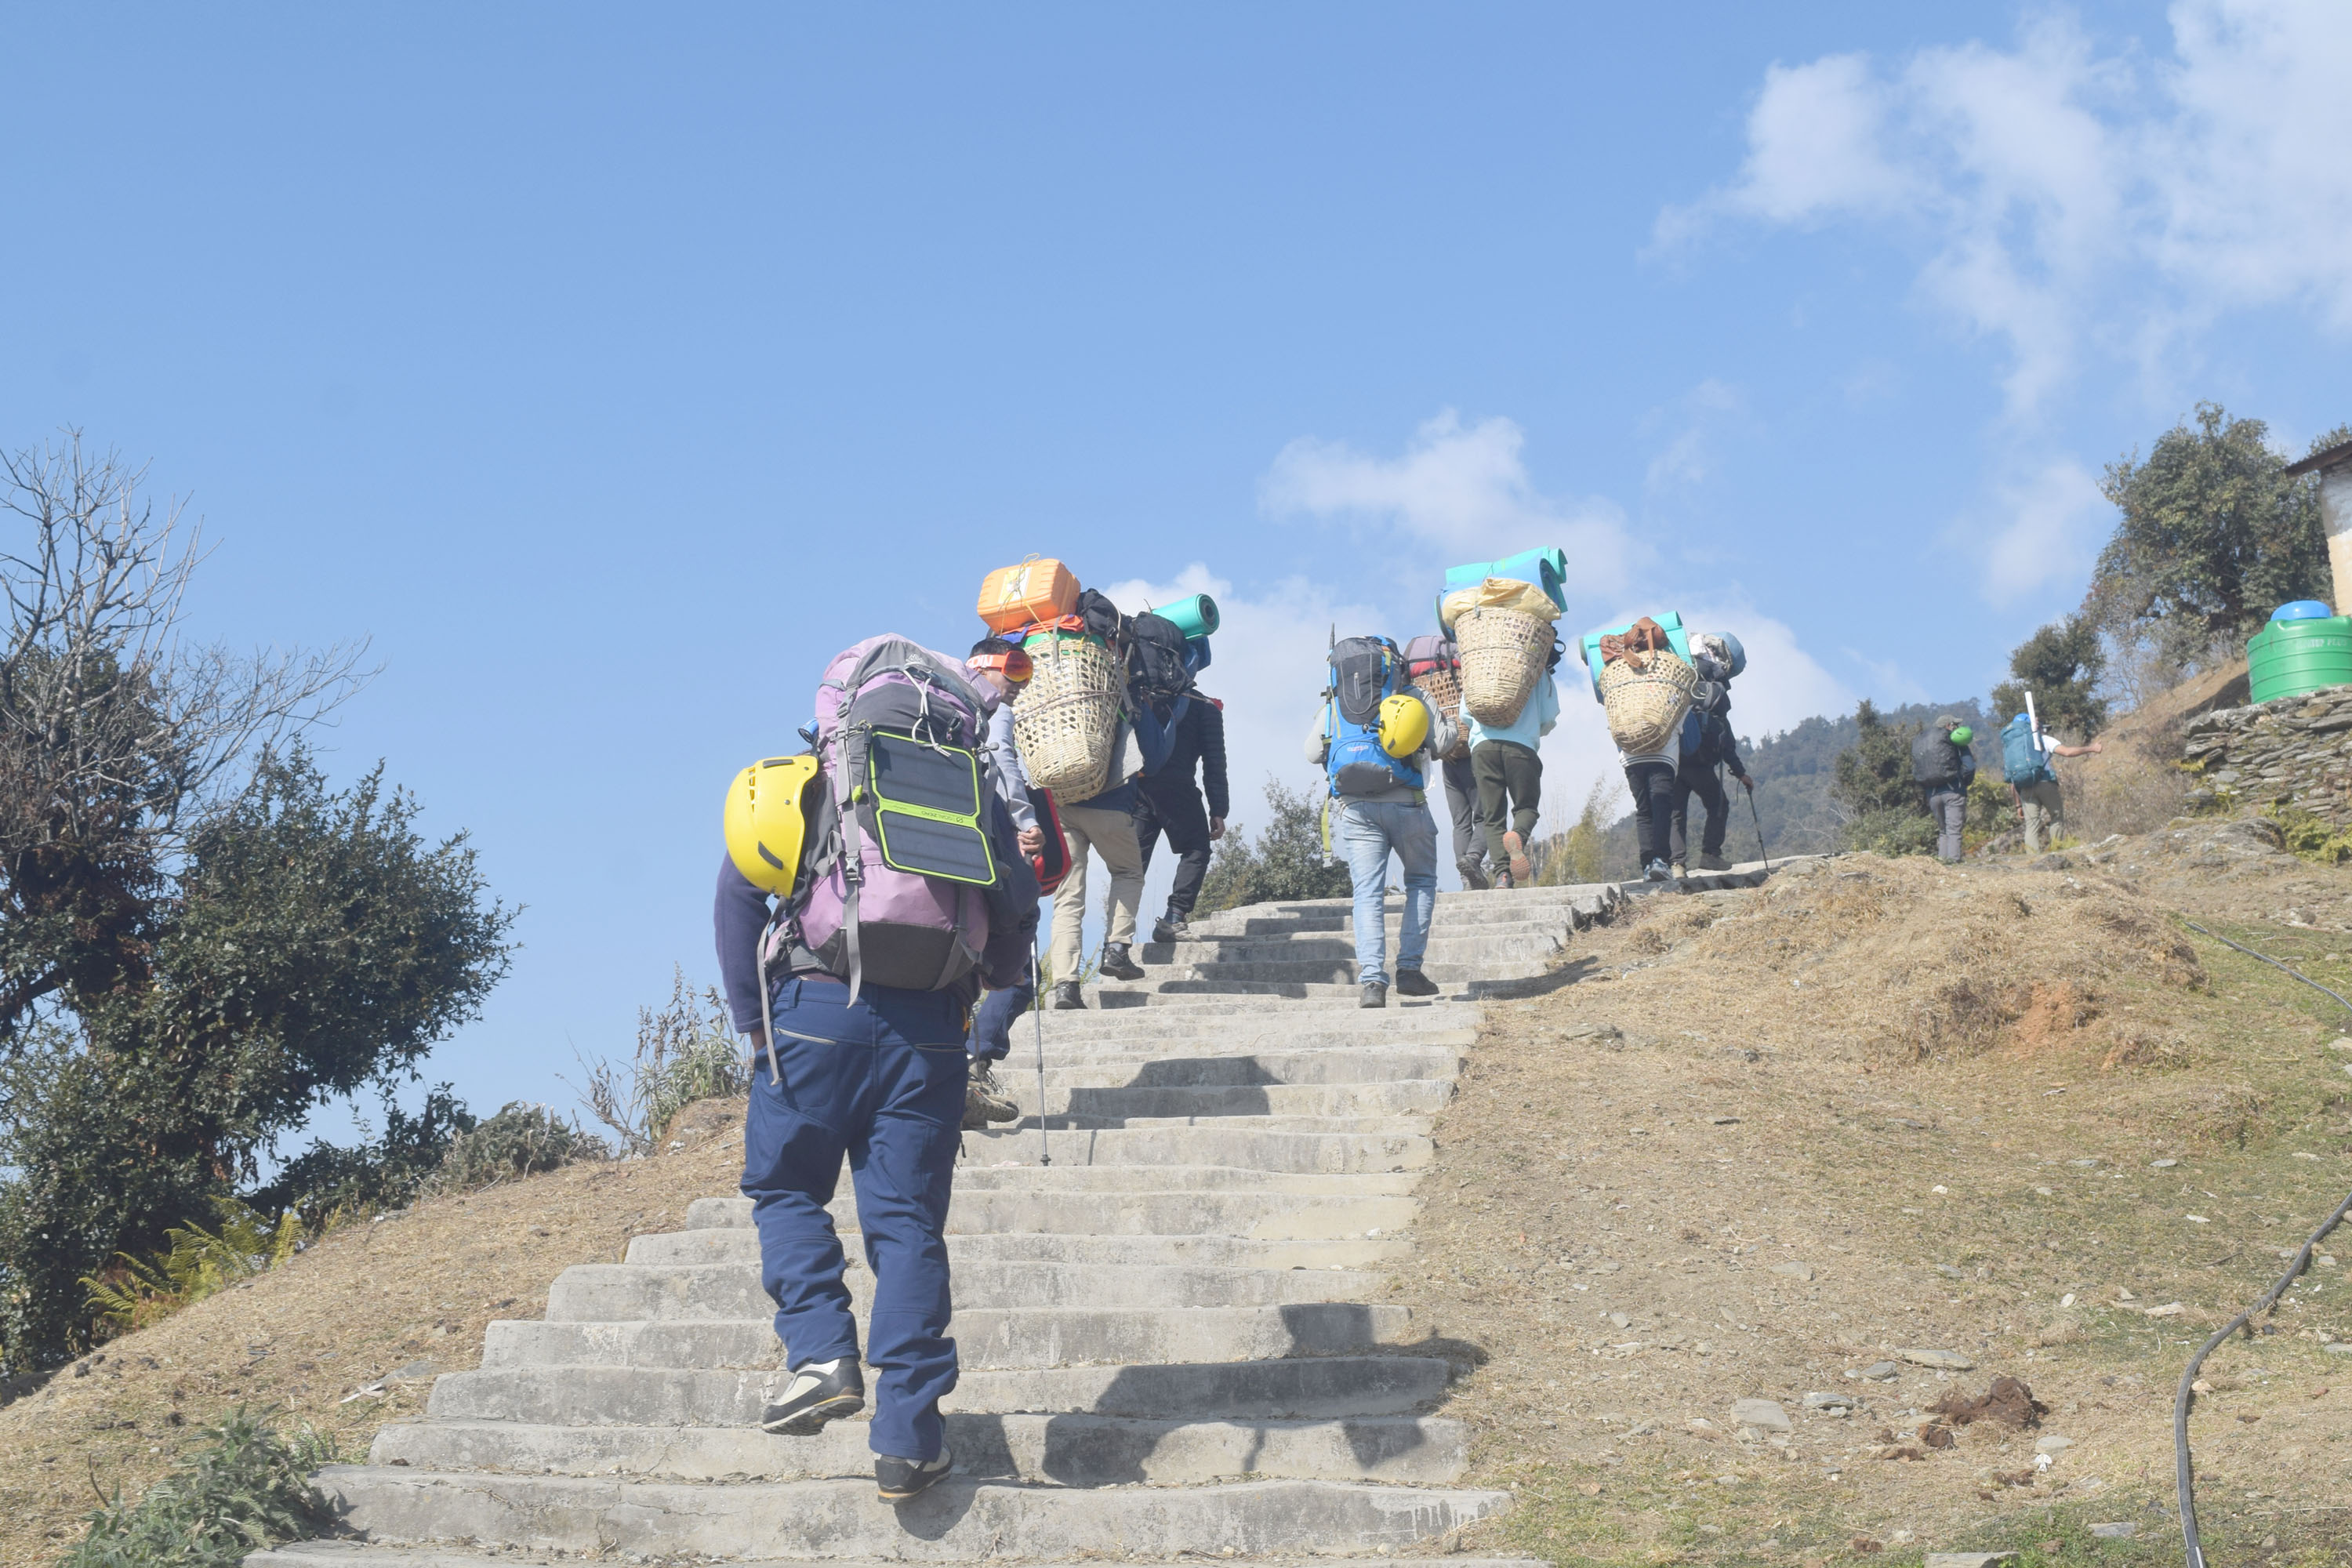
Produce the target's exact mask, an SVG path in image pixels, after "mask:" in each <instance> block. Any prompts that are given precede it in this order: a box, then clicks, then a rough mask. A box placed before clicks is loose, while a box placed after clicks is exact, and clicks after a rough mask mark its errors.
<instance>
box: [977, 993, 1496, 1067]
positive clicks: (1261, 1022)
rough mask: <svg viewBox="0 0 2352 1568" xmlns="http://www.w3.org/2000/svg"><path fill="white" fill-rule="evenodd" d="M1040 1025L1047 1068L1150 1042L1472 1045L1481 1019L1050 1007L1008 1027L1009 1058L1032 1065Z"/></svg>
mask: <svg viewBox="0 0 2352 1568" xmlns="http://www.w3.org/2000/svg"><path fill="white" fill-rule="evenodd" d="M1040 1021H1042V1022H1043V1023H1044V1025H1045V1030H1044V1033H1045V1059H1046V1061H1047V1062H1048V1063H1050V1062H1052V1061H1053V1059H1054V1058H1055V1055H1056V1054H1057V1053H1060V1052H1063V1051H1066V1050H1073V1049H1079V1048H1085V1047H1093V1046H1097V1045H1100V1046H1103V1047H1118V1048H1139V1047H1141V1046H1143V1045H1145V1044H1147V1043H1149V1042H1150V1041H1154V1040H1160V1041H1174V1042H1176V1043H1177V1044H1178V1045H1180V1046H1182V1047H1186V1048H1188V1049H1198V1050H1202V1051H1206V1052H1208V1053H1210V1054H1212V1055H1214V1054H1217V1053H1219V1052H1226V1051H1247V1050H1257V1049H1262V1048H1264V1047H1269V1046H1271V1047H1285V1048H1290V1049H1298V1050H1304V1049H1307V1048H1310V1047H1326V1046H1349V1047H1352V1046H1367V1045H1381V1044H1385V1043H1390V1042H1395V1043H1398V1044H1422V1045H1433V1044H1434V1045H1445V1044H1452V1045H1471V1044H1475V1042H1476V1040H1477V1026H1478V1017H1477V1014H1476V1011H1475V1009H1471V1008H1456V1009H1453V1010H1447V1009H1444V1008H1435V1007H1411V1008H1406V1007H1389V1008H1383V1009H1381V1010H1380V1011H1377V1012H1375V1011H1372V1010H1370V1009H1366V1008H1354V1009H1339V1008H1330V1009H1325V1008H1315V1009H1309V1010H1307V1011H1304V1012H1302V1011H1299V1010H1297V1009H1295V1008H1290V1007H1270V1006H1265V1005H1261V1006H1259V1007H1257V1008H1255V1010H1252V1011H1245V1012H1239V1013H1232V1014H1225V1015H1221V1016H1211V1015H1205V1014H1204V1015H1202V1016H1199V1017H1192V1016H1179V1015H1177V1014H1173V1013H1142V1012H1138V1011H1136V1010H1134V1009H1132V1008H1124V1009H1122V1008H1112V1009H1111V1010H1109V1011H1108V1012H1105V1011H1103V1010H1102V1009H1100V1008H1096V1007H1082V1008H1077V1009H1075V1010H1072V1011H1068V1012H1057V1011H1055V1009H1053V1008H1051V1007H1048V1008H1046V1009H1045V1010H1044V1011H1042V1012H1039V1013H1032V1014H1024V1015H1023V1016H1021V1018H1020V1019H1019V1020H1018V1021H1017V1022H1016V1023H1015V1024H1014V1025H1013V1059H1016V1060H1020V1059H1031V1060H1034V1053H1035V1051H1036V1031H1035V1026H1036V1025H1037V1024H1038V1023H1039V1022H1040ZM1461 1037H1466V1038H1461Z"/></svg>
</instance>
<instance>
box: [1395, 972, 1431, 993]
mask: <svg viewBox="0 0 2352 1568" xmlns="http://www.w3.org/2000/svg"><path fill="white" fill-rule="evenodd" d="M1396 987H1397V994H1399V995H1402V996H1434V995H1436V994H1437V983H1436V982H1435V981H1433V980H1432V979H1430V977H1429V976H1428V975H1426V974H1423V973H1422V972H1421V971H1420V970H1418V969H1400V970H1398V971H1397V979H1396Z"/></svg>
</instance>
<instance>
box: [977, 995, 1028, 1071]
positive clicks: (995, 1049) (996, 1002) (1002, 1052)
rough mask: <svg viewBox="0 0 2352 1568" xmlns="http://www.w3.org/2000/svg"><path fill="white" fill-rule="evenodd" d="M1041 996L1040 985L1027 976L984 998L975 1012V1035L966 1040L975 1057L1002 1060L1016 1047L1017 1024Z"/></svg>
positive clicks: (993, 1060) (995, 1060)
mask: <svg viewBox="0 0 2352 1568" xmlns="http://www.w3.org/2000/svg"><path fill="white" fill-rule="evenodd" d="M1035 1000H1037V987H1036V986H1035V985H1034V984H1031V983H1030V982H1029V981H1027V980H1024V981H1022V982H1021V984H1018V985H1008V986H1006V987H1005V988H1004V989H1003V990H1002V991H992V992H990V993H989V994H987V995H985V996H983V997H982V998H981V999H980V1005H979V1006H978V1007H977V1008H974V1009H973V1011H972V1015H971V1040H970V1041H968V1042H967V1043H966V1048H967V1049H969V1050H970V1051H971V1054H972V1055H973V1057H975V1058H986V1059H987V1060H989V1061H992V1062H1001V1061H1003V1059H1004V1058H1005V1057H1006V1056H1008V1055H1009V1054H1011V1052H1012V1050H1013V1025H1015V1024H1017V1023H1019V1022H1020V1021H1021V1015H1023V1014H1024V1013H1026V1012H1027V1011H1029V1004H1031V1003H1032V1002H1034V1001H1035Z"/></svg>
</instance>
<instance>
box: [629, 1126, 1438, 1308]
mask: <svg viewBox="0 0 2352 1568" xmlns="http://www.w3.org/2000/svg"><path fill="white" fill-rule="evenodd" d="M1077 1136H1079V1135H1078V1134H1076V1133H1066V1132H1057V1133H1055V1135H1054V1138H1055V1142H1056V1143H1059V1142H1061V1141H1062V1140H1063V1139H1065V1138H1075V1137H1077ZM1057 1158H1058V1156H1057ZM1055 1169H1057V1170H1058V1169H1060V1167H1059V1166H1058V1165H1056V1166H1055ZM1411 1251H1412V1247H1411V1245H1410V1244H1409V1243H1408V1242H1406V1241H1405V1240H1404V1238H1403V1237H1401V1236H1396V1235H1391V1234H1389V1233H1387V1232H1385V1231H1384V1232H1383V1233H1382V1234H1381V1235H1380V1236H1378V1237H1346V1238H1344V1239H1341V1240H1337V1241H1281V1240H1270V1239H1263V1238H1254V1237H1238V1236H1090V1235H1085V1234H1079V1235H1060V1234H1054V1233H1050V1232H1044V1231H1020V1232H1014V1233H1013V1234H1010V1235H1005V1236H951V1237H948V1258H949V1259H950V1263H951V1265H952V1266H953V1267H954V1268H968V1267H970V1266H971V1265H972V1264H974V1263H990V1262H1003V1263H1079V1264H1084V1265H1086V1266H1087V1267H1088V1268H1122V1267H1124V1268H1166V1267H1176V1266H1186V1265H1200V1266H1202V1267H1208V1268H1282V1269H1307V1270H1311V1271H1314V1272H1317V1273H1322V1272H1327V1271H1328V1270H1331V1269H1335V1268H1337V1269H1353V1268H1377V1267H1379V1266H1380V1265H1381V1264H1384V1263H1390V1262H1393V1261H1395V1260H1396V1259H1397V1258H1402V1257H1405V1256H1408V1255H1409V1254H1410V1253H1411ZM849 1255H850V1268H851V1270H852V1272H855V1271H856V1270H857V1269H858V1268H862V1267H863V1266H864V1265H863V1261H862V1259H861V1258H860V1256H859V1253H858V1249H857V1247H855V1246H852V1247H850V1248H849ZM759 1258H760V1238H759V1237H758V1235H757V1234H755V1233H754V1232H753V1231H751V1229H750V1228H748V1226H745V1227H739V1228H725V1229H722V1228H717V1227H714V1228H711V1229H709V1230H686V1231H671V1232H669V1233H667V1234H666V1235H662V1236H641V1237H637V1238H636V1239H635V1241H632V1242H631V1243H630V1244H629V1256H628V1259H627V1261H629V1262H631V1263H685V1264H695V1263H733V1262H747V1261H748V1262H753V1263H756V1262H758V1261H759Z"/></svg>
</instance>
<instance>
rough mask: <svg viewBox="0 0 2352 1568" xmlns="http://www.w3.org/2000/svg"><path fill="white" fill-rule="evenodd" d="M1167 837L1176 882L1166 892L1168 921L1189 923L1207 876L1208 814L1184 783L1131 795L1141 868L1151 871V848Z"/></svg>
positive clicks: (1195, 792) (1146, 787)
mask: <svg viewBox="0 0 2352 1568" xmlns="http://www.w3.org/2000/svg"><path fill="white" fill-rule="evenodd" d="M1162 833H1165V834H1167V835H1168V847H1170V848H1171V849H1173V850H1175V851H1176V854H1177V861H1176V881H1175V883H1174V885H1173V886H1171V888H1170V889H1168V918H1169V919H1170V920H1171V921H1181V920H1189V919H1190V918H1191V917H1192V903H1193V900H1196V899H1198V898H1199V897H1200V896H1201V883H1202V880H1203V879H1205V878H1206V877H1207V876H1208V874H1209V813H1208V808H1207V807H1206V806H1204V805H1202V802H1201V792H1200V791H1199V790H1198V789H1196V788H1194V787H1193V786H1192V784H1189V783H1187V784H1182V785H1181V786H1177V787H1173V788H1168V789H1164V790H1157V789H1153V788H1152V787H1151V786H1150V784H1145V785H1144V786H1143V787H1142V788H1140V789H1139V790H1137V791H1136V792H1135V841H1136V843H1137V844H1139V846H1141V847H1142V849H1143V868H1144V870H1146V871H1150V869H1151V847H1152V846H1153V845H1155V844H1157V843H1159V842H1160V834H1162Z"/></svg>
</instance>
